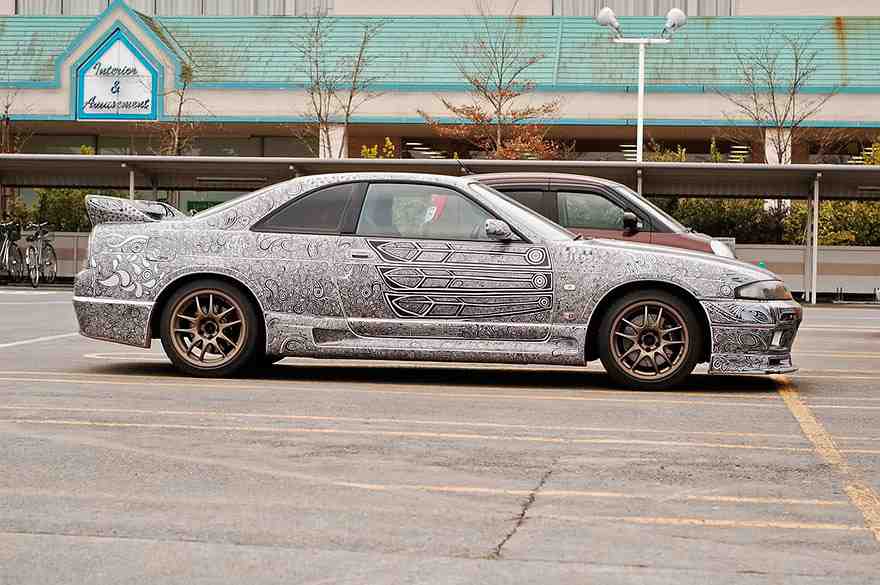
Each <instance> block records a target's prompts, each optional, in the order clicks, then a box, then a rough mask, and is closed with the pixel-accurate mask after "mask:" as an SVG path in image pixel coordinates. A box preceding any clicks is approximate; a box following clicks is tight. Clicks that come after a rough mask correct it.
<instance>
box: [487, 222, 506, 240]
mask: <svg viewBox="0 0 880 585" xmlns="http://www.w3.org/2000/svg"><path fill="white" fill-rule="evenodd" d="M486 235H487V236H489V239H490V240H498V241H500V242H507V241H510V240H512V239H513V230H511V229H510V226H509V225H507V222H506V221H501V220H500V219H487V220H486Z"/></svg>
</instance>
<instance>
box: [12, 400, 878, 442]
mask: <svg viewBox="0 0 880 585" xmlns="http://www.w3.org/2000/svg"><path fill="white" fill-rule="evenodd" d="M3 410H12V411H52V412H74V413H88V414H134V415H152V416H183V417H187V416H191V417H199V418H205V417H210V418H253V419H264V420H280V421H286V420H290V421H318V422H344V423H366V424H394V425H424V426H456V427H484V428H495V429H525V430H533V431H565V432H591V433H636V434H638V433H652V434H664V435H697V436H722V437H740V438H768V439H797V440H798V441H803V437H802V436H801V435H799V434H782V433H748V432H734V431H683V430H677V429H646V428H640V427H635V428H623V427H579V426H578V427H573V426H560V425H538V424H516V423H498V422H484V421H456V420H451V421H450V420H430V419H407V418H378V417H353V416H319V415H305V414H276V413H259V412H220V411H216V410H147V409H141V408H83V407H74V406H43V405H29V404H16V405H8V404H7V405H0V411H3ZM852 439H853V440H864V441H880V437H876V438H875V437H852Z"/></svg>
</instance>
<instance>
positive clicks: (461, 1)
mask: <svg viewBox="0 0 880 585" xmlns="http://www.w3.org/2000/svg"><path fill="white" fill-rule="evenodd" d="M513 4H514V0H486V7H487V10H488V11H489V12H490V13H491V14H507V13H508V12H510V8H511V6H513ZM476 13H477V9H476V3H475V1H474V0H446V1H445V2H439V3H438V2H421V1H413V0H384V1H382V2H368V1H365V0H334V2H333V14H336V15H346V16H354V15H356V16H375V15H381V16H387V15H389V14H391V15H395V16H412V15H418V16H447V15H448V16H459V15H462V14H476ZM516 14H522V15H525V16H547V15H550V14H553V0H520V1H519V2H518V3H517V5H516Z"/></svg>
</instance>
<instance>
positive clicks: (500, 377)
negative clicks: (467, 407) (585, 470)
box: [89, 360, 777, 394]
mask: <svg viewBox="0 0 880 585" xmlns="http://www.w3.org/2000/svg"><path fill="white" fill-rule="evenodd" d="M89 371H90V372H93V373H96V374H115V375H130V376H144V377H149V378H179V377H180V376H181V374H180V372H178V371H177V370H176V369H175V368H174V367H173V366H172V365H171V364H170V363H156V362H151V363H144V362H137V361H136V360H132V362H116V363H113V364H106V365H105V364H102V365H99V366H93V367H91V368H89ZM224 380H229V379H228V378H224ZM234 380H237V381H245V380H273V381H279V382H283V381H285V380H290V381H297V382H315V383H316V384H320V383H337V384H338V383H360V384H365V383H368V384H386V385H388V386H389V387H393V386H397V385H406V386H424V387H425V388H431V389H432V390H437V389H442V388H461V387H468V388H470V389H473V388H474V387H480V386H485V387H486V389H487V390H488V389H498V388H516V389H533V390H572V391H577V390H609V391H619V392H622V393H625V392H651V390H638V391H637V390H632V389H628V388H621V387H619V386H616V385H615V384H614V383H613V382H612V381H611V379H610V378H609V377H608V376H607V375H606V374H605V372H602V371H598V370H588V369H583V370H578V369H574V368H571V369H553V368H541V369H528V370H526V369H522V368H509V369H505V368H503V367H498V368H491V369H487V368H479V367H473V366H469V365H468V364H456V365H442V366H441V365H425V364H419V365H412V366H407V365H406V364H402V365H398V364H395V365H388V364H387V363H384V362H379V363H376V364H369V363H366V364H365V363H364V362H357V363H351V364H342V365H340V364H332V365H330V364H316V363H313V362H309V363H306V364H303V363H296V362H290V361H285V362H281V363H278V364H275V365H273V366H268V367H266V368H264V369H262V370H259V371H257V372H248V373H246V374H243V375H242V376H240V377H238V378H234ZM206 383H209V380H206ZM776 390H777V382H776V381H775V380H774V379H773V378H770V377H767V376H716V375H710V374H706V373H695V374H693V375H691V376H690V377H688V379H687V380H685V382H683V383H682V384H679V385H677V386H676V387H675V388H672V389H670V390H667V392H677V393H682V394H688V393H706V392H710V393H717V394H732V393H736V394H744V393H754V394H766V393H772V392H776Z"/></svg>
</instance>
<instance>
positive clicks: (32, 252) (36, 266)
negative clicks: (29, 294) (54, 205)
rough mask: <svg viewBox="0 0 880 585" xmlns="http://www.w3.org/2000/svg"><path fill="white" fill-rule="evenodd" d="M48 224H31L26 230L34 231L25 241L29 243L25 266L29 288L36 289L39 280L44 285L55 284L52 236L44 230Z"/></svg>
mask: <svg viewBox="0 0 880 585" xmlns="http://www.w3.org/2000/svg"><path fill="white" fill-rule="evenodd" d="M47 225H49V222H43V223H32V224H30V225H29V226H28V227H27V229H29V230H31V229H32V230H34V235H32V236H28V237H27V241H28V242H30V243H31V245H30V246H28V249H27V255H26V258H25V264H26V265H27V269H28V277H30V281H31V286H33V287H34V288H37V286H39V284H40V278H42V279H43V281H44V282H45V283H46V284H52V283H53V282H55V277H56V276H57V275H58V257H57V256H56V255H55V248H53V247H52V244H51V243H50V242H51V241H52V234H50V233H49V230H47V229H45V228H46V226H47Z"/></svg>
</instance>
